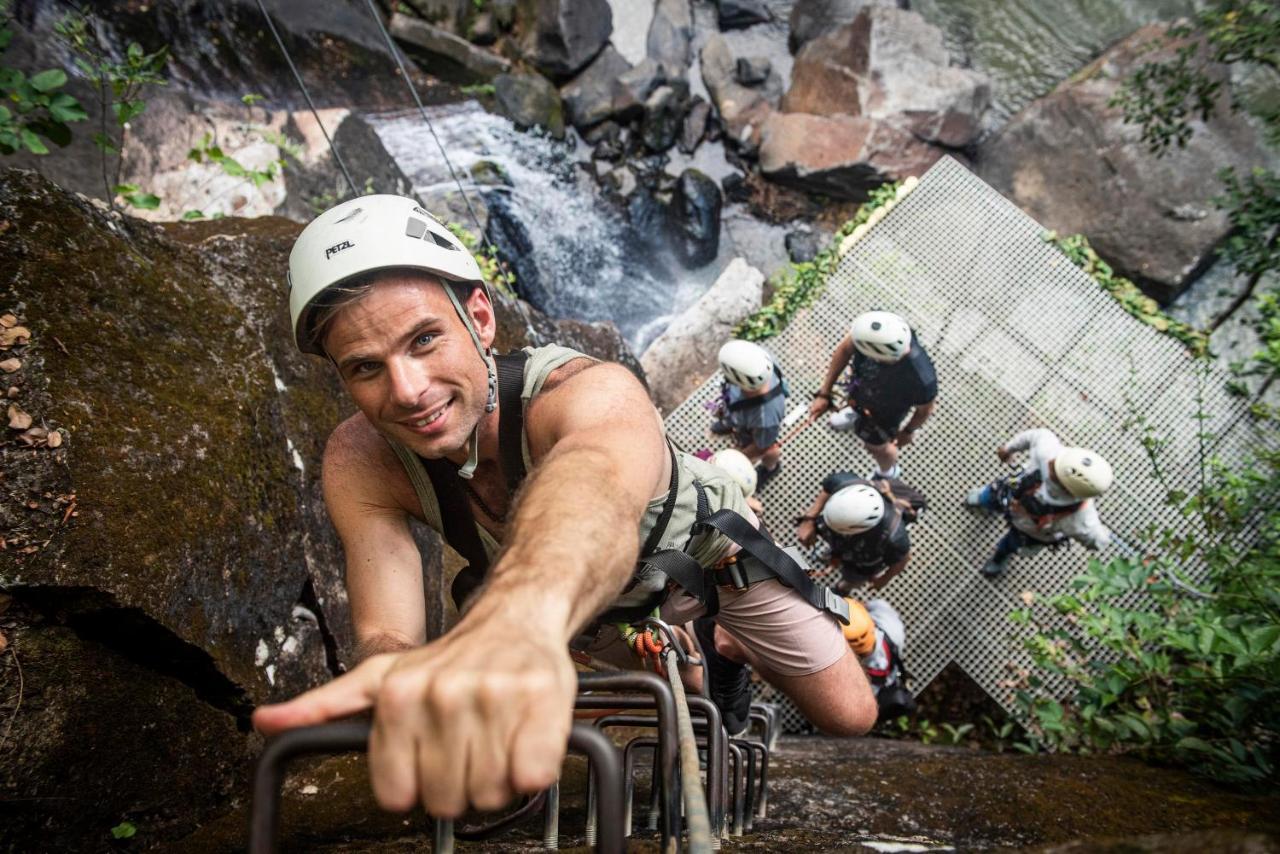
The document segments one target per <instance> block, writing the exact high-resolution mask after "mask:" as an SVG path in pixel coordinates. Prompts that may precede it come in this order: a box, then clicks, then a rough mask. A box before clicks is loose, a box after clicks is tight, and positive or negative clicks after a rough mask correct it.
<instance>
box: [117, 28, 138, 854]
mask: <svg viewBox="0 0 1280 854" xmlns="http://www.w3.org/2000/svg"><path fill="white" fill-rule="evenodd" d="M132 47H137V45H132ZM137 832H138V828H137V827H135V826H134V825H133V824H132V823H131V822H127V821H122V822H120V823H119V824H117V825H116V826H115V827H113V828H111V836H112V838H114V839H130V838H132V837H133V836H134V835H135V834H136V833H137Z"/></svg>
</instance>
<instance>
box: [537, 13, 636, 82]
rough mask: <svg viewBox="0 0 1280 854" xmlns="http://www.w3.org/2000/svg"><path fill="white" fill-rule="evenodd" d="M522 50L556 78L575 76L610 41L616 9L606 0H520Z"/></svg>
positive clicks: (541, 68)
mask: <svg viewBox="0 0 1280 854" xmlns="http://www.w3.org/2000/svg"><path fill="white" fill-rule="evenodd" d="M519 9H520V15H519V19H520V26H521V35H520V50H521V52H522V53H523V54H524V57H525V59H527V60H528V61H529V62H531V63H532V64H533V65H534V66H535V67H537V69H538V70H539V71H541V72H542V73H543V74H546V75H548V76H550V77H552V78H553V79H556V80H563V79H567V78H569V77H571V76H573V75H574V74H575V73H577V71H578V70H579V69H581V68H582V67H583V66H585V65H586V64H587V63H588V62H590V61H591V60H592V59H593V58H595V56H596V54H598V53H599V52H600V50H601V49H602V48H603V47H604V46H605V44H606V43H608V41H609V33H611V32H612V31H613V10H612V9H610V8H609V4H608V2H606V0H520V2H519Z"/></svg>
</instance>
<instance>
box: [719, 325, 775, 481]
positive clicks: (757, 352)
mask: <svg viewBox="0 0 1280 854" xmlns="http://www.w3.org/2000/svg"><path fill="white" fill-rule="evenodd" d="M719 359H720V372H721V373H723V374H724V377H725V382H724V385H723V387H722V388H721V403H720V408H719V417H718V418H717V419H716V420H715V421H714V422H713V423H712V425H711V432H713V433H720V434H724V433H730V434H732V435H733V441H734V444H736V445H737V448H738V450H739V451H741V452H742V453H743V454H745V455H746V456H747V458H748V459H750V460H751V461H752V462H753V463H756V476H757V488H758V489H762V488H764V486H765V484H767V483H768V482H769V480H770V478H772V477H773V476H774V475H776V474H777V473H778V472H779V471H780V470H781V466H782V445H781V444H780V443H779V442H778V434H779V433H780V432H781V430H782V420H783V418H784V417H785V416H786V414H787V394H788V391H787V384H786V382H785V381H783V379H782V371H781V370H780V369H779V368H778V363H777V362H776V361H774V358H773V357H772V356H771V355H769V352H768V351H767V350H765V349H764V348H763V347H761V346H760V345H759V344H754V343H752V342H750V341H743V340H740V339H736V338H735V339H734V340H732V341H727V342H725V345H724V346H723V347H721V348H720V355H719Z"/></svg>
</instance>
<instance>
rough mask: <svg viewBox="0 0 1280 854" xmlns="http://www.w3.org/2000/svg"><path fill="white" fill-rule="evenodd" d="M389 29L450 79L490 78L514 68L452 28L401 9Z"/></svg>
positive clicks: (441, 74) (440, 73) (410, 49)
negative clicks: (410, 14)
mask: <svg viewBox="0 0 1280 854" xmlns="http://www.w3.org/2000/svg"><path fill="white" fill-rule="evenodd" d="M388 29H389V30H390V31H391V34H392V35H393V36H395V37H396V39H397V40H398V41H399V42H400V43H401V44H403V45H405V47H406V48H408V51H409V53H411V54H414V55H416V56H418V57H420V58H421V59H422V60H423V61H424V63H425V64H426V67H428V68H430V69H432V70H433V71H434V72H435V73H436V74H438V75H440V76H441V77H443V78H445V79H447V80H454V81H457V82H461V83H471V82H474V81H476V80H488V79H490V78H492V77H495V76H496V75H499V74H504V73H506V72H507V71H509V70H510V69H511V63H510V62H508V61H507V60H506V59H504V58H503V57H501V56H498V55H497V54H494V53H490V52H489V51H487V50H483V49H481V48H478V47H474V46H472V44H471V43H470V42H468V41H467V40H466V39H464V38H462V37H461V36H456V35H454V34H453V33H451V32H449V31H448V30H445V29H442V28H440V27H434V26H432V25H431V24H428V23H427V22H426V21H422V20H419V19H418V18H411V17H409V16H408V15H403V14H400V13H399V12H397V13H396V14H394V15H392V16H391V23H390V26H389V27H388Z"/></svg>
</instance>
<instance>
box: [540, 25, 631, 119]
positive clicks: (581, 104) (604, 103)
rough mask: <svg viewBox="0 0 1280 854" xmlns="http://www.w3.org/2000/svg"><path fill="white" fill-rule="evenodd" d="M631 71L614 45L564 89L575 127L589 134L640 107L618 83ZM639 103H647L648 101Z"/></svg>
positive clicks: (568, 110) (629, 64)
mask: <svg viewBox="0 0 1280 854" xmlns="http://www.w3.org/2000/svg"><path fill="white" fill-rule="evenodd" d="M630 70H631V63H629V62H627V60H626V59H625V58H623V56H622V54H620V53H618V51H617V50H615V49H614V47H613V45H609V46H607V47H605V49H604V50H602V51H600V55H599V56H597V57H596V58H595V59H594V60H593V61H592V62H591V64H590V65H588V66H587V67H586V68H584V69H583V70H582V73H580V74H579V75H578V76H577V77H575V78H574V79H573V80H571V81H570V82H569V83H567V84H565V85H564V86H563V87H561V89H560V95H561V97H562V98H563V99H564V108H565V110H566V111H567V112H568V114H569V121H571V122H572V123H573V126H574V127H576V128H578V129H579V130H586V129H587V128H590V127H592V126H593V125H596V124H599V123H600V122H602V121H604V120H605V119H607V118H609V117H610V116H613V115H615V114H617V113H619V112H623V111H625V110H624V107H625V106H630V107H632V108H634V107H635V106H636V104H635V103H633V102H631V99H630V97H629V95H628V94H627V93H626V92H625V91H624V90H623V89H622V87H621V86H620V84H619V83H618V79H619V78H620V77H621V76H622V75H623V74H624V73H626V72H628V71H630ZM624 102H627V103H625V104H624ZM639 103H641V104H642V103H644V99H643V98H642V99H641V100H640V101H639Z"/></svg>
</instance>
